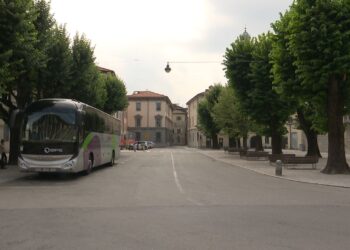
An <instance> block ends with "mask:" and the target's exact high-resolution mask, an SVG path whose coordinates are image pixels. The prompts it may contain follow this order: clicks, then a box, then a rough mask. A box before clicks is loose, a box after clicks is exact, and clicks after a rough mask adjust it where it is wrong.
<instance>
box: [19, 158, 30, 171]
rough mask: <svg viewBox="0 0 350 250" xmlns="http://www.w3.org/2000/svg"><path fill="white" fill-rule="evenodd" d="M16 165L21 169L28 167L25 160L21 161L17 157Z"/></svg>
mask: <svg viewBox="0 0 350 250" xmlns="http://www.w3.org/2000/svg"><path fill="white" fill-rule="evenodd" d="M18 165H19V167H20V168H21V169H28V168H29V166H28V164H27V163H26V162H25V161H23V160H22V159H21V158H18Z"/></svg>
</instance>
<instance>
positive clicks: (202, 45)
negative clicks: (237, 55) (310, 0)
mask: <svg viewBox="0 0 350 250" xmlns="http://www.w3.org/2000/svg"><path fill="white" fill-rule="evenodd" d="M291 3H292V0H264V1H262V0H261V1H259V0H255V1H253V0H98V1H97V0H51V9H52V12H53V14H54V16H55V18H56V20H57V22H58V23H59V24H66V25H67V29H68V31H69V32H70V34H71V36H72V37H73V36H74V34H75V33H76V32H79V33H80V34H82V33H84V34H85V35H86V36H87V38H88V39H90V40H91V42H92V44H93V45H94V46H95V56H96V62H97V64H98V65H99V66H101V67H105V68H109V69H112V70H114V71H115V72H116V74H117V75H118V76H119V77H120V78H121V79H123V80H124V82H125V85H126V88H127V90H128V93H129V94H131V93H132V92H133V91H136V90H150V91H154V92H157V93H160V94H164V95H167V96H169V98H170V100H171V101H172V102H173V103H178V104H180V105H182V106H184V107H185V105H186V102H187V101H188V100H189V99H191V98H192V97H193V96H195V95H196V94H197V93H199V92H202V91H204V90H205V89H206V88H208V87H209V86H210V85H212V84H214V83H222V84H225V83H226V79H225V76H224V71H223V65H222V61H223V55H224V53H225V49H226V48H227V47H228V46H229V45H230V44H231V43H232V42H233V41H234V40H235V38H236V37H237V36H238V35H239V34H241V33H242V32H243V31H244V28H245V27H247V31H248V32H249V33H250V34H251V35H253V36H256V35H258V34H260V33H262V32H266V31H268V30H270V24H271V22H274V21H275V20H277V19H278V17H279V13H280V12H284V11H285V10H286V9H287V8H288V6H289V5H290V4H291ZM168 61H169V62H170V67H171V68H172V71H171V72H170V73H169V74H167V73H165V71H164V68H165V66H166V63H167V62H168ZM171 62H174V63H171ZM176 62H185V63H176ZM186 62H188V63H186ZM204 62H210V63H204Z"/></svg>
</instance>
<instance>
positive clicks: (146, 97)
mask: <svg viewBox="0 0 350 250" xmlns="http://www.w3.org/2000/svg"><path fill="white" fill-rule="evenodd" d="M128 102H129V106H128V108H127V121H128V122H127V123H128V131H129V132H133V133H134V134H135V139H136V140H137V141H153V142H155V143H156V145H157V146H158V147H164V146H170V145H173V142H174V131H173V104H172V103H171V101H170V99H169V98H168V97H167V96H165V95H161V94H158V93H154V92H151V91H134V92H133V94H132V95H128Z"/></svg>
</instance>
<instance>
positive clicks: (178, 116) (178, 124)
mask: <svg viewBox="0 0 350 250" xmlns="http://www.w3.org/2000/svg"><path fill="white" fill-rule="evenodd" d="M173 125H174V145H177V146H184V145H187V109H186V108H182V107H180V106H179V105H176V104H174V105H173Z"/></svg>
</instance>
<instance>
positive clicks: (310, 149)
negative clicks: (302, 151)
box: [304, 130, 322, 158]
mask: <svg viewBox="0 0 350 250" xmlns="http://www.w3.org/2000/svg"><path fill="white" fill-rule="evenodd" d="M304 133H305V131H304ZM305 134H306V138H307V153H306V156H317V157H319V158H322V155H321V152H320V149H319V147H318V142H317V133H316V132H315V131H314V130H309V131H308V133H305Z"/></svg>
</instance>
